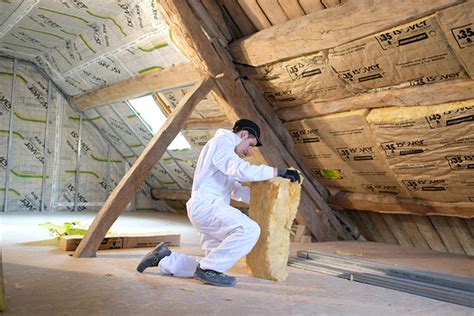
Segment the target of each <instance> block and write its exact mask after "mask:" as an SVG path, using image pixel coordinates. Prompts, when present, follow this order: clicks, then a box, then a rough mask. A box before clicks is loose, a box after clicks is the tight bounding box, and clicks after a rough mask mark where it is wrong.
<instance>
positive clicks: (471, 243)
mask: <svg viewBox="0 0 474 316" xmlns="http://www.w3.org/2000/svg"><path fill="white" fill-rule="evenodd" d="M447 220H448V223H449V226H450V227H451V230H452V231H453V233H454V235H455V236H456V238H457V239H458V241H459V243H460V244H461V247H462V248H463V249H464V252H465V253H466V254H467V255H470V256H473V255H474V239H473V238H472V237H471V236H470V235H471V234H470V232H469V228H468V227H467V225H466V223H465V222H464V221H463V220H462V218H459V217H447Z"/></svg>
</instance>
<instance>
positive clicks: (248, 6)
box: [239, 0, 272, 31]
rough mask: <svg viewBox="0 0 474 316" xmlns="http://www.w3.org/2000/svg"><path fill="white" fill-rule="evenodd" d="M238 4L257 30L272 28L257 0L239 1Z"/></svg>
mask: <svg viewBox="0 0 474 316" xmlns="http://www.w3.org/2000/svg"><path fill="white" fill-rule="evenodd" d="M239 4H240V6H241V7H242V10H244V12H245V14H247V17H248V18H249V20H250V21H251V22H252V24H253V25H254V26H255V28H256V29H257V30H259V31H261V30H264V29H266V28H269V27H270V26H272V24H271V23H270V21H269V20H268V18H267V16H266V15H265V13H264V12H263V11H262V9H261V8H260V6H259V5H258V3H257V0H239Z"/></svg>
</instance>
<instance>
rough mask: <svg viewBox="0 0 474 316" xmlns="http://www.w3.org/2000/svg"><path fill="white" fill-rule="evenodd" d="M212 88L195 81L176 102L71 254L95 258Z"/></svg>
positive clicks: (206, 81)
mask: <svg viewBox="0 0 474 316" xmlns="http://www.w3.org/2000/svg"><path fill="white" fill-rule="evenodd" d="M213 87H214V80H213V79H211V78H206V79H204V80H202V81H200V82H199V83H197V84H196V85H195V86H194V88H193V89H192V90H191V91H189V92H188V93H187V94H186V95H185V96H184V98H183V99H182V100H181V101H180V102H179V104H178V106H177V107H176V109H175V110H174V111H173V112H172V113H171V115H170V116H169V117H168V119H167V120H166V122H165V124H164V125H163V126H162V127H161V129H160V130H159V131H158V133H157V134H156V135H155V136H154V137H153V138H152V140H151V141H150V143H149V144H148V145H147V146H146V148H145V150H144V151H143V152H142V153H141V155H140V157H138V159H137V161H135V163H134V164H133V166H132V168H130V170H129V171H128V172H127V173H126V174H125V176H124V177H123V178H122V180H120V183H119V184H118V185H117V186H116V187H115V189H114V190H113V191H112V194H110V196H109V198H108V199H107V201H106V202H105V204H104V206H103V207H102V209H101V210H100V212H99V213H98V214H97V216H96V218H95V219H94V222H93V223H92V224H91V226H90V227H89V230H88V231H87V234H86V235H85V236H84V239H83V240H82V242H81V243H80V244H79V246H78V247H77V249H76V251H75V252H74V257H76V258H84V257H94V256H95V253H96V251H97V249H99V245H100V243H101V241H102V239H104V237H105V234H106V233H107V231H108V230H109V228H110V227H111V226H112V224H113V223H114V222H115V220H116V219H117V218H118V216H119V215H120V214H121V213H122V212H123V210H124V209H125V207H126V206H127V204H128V203H129V202H130V200H131V199H132V197H133V196H134V194H135V193H136V192H137V191H138V190H139V189H140V187H141V185H142V184H143V182H144V181H145V178H146V177H147V176H148V175H149V174H150V170H151V169H152V168H153V166H154V165H155V164H156V163H157V162H158V161H159V160H160V158H161V157H162V156H163V154H164V152H165V151H166V148H167V147H168V145H169V144H171V142H172V141H173V139H174V138H175V137H176V135H177V134H178V133H179V131H180V130H181V129H182V127H183V126H184V124H185V123H186V120H187V119H188V117H189V116H190V115H191V112H192V111H193V109H194V107H195V106H196V104H197V103H199V101H201V100H202V98H204V97H205V96H206V95H207V94H208V93H209V91H211V89H212V88H213Z"/></svg>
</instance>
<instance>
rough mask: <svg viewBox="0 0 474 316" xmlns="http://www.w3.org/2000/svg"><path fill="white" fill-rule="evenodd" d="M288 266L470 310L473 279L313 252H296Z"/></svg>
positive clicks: (473, 300)
mask: <svg viewBox="0 0 474 316" xmlns="http://www.w3.org/2000/svg"><path fill="white" fill-rule="evenodd" d="M298 257H299V258H290V260H289V262H288V265H289V266H292V267H296V268H302V269H305V270H309V271H314V272H320V273H323V274H327V275H332V276H337V277H340V278H344V279H348V280H351V281H356V282H361V283H366V284H370V285H375V286H380V287H385V288H389V289H394V290H398V291H402V292H407V293H411V294H415V295H420V296H425V297H429V298H434V299H437V300H441V301H445V302H449V303H454V304H459V305H464V306H468V307H474V279H469V278H462V277H457V276H451V275H446V274H441V273H435V272H427V271H420V270H412V269H406V268H399V267H396V266H391V265H386V264H380V263H375V262H371V261H366V260H361V259H357V258H352V257H351V258H348V257H341V256H337V255H333V254H327V253H321V252H316V251H299V252H298Z"/></svg>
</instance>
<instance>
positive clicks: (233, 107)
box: [158, 0, 352, 240]
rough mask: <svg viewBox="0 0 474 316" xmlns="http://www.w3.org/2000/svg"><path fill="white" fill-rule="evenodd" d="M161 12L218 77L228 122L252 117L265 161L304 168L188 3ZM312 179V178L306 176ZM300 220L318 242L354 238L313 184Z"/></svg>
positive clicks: (164, 5) (306, 186)
mask: <svg viewBox="0 0 474 316" xmlns="http://www.w3.org/2000/svg"><path fill="white" fill-rule="evenodd" d="M158 9H159V10H160V12H161V14H162V15H163V17H164V18H165V20H166V21H167V24H168V25H169V26H170V28H171V30H172V32H173V34H174V35H175V38H176V40H177V42H178V43H179V44H180V46H181V49H182V50H183V51H185V52H186V53H187V55H188V57H189V58H190V59H191V61H192V62H193V63H194V64H195V65H196V67H197V69H198V70H199V71H200V72H202V74H203V75H210V76H213V77H215V78H216V79H215V80H216V83H217V86H218V87H219V91H220V92H219V93H218V94H216V99H217V100H218V102H219V104H220V105H221V106H222V108H223V110H224V112H225V113H226V115H227V116H228V117H229V119H230V120H231V121H235V120H237V119H239V118H243V117H246V118H251V119H252V120H254V121H255V122H256V123H257V124H258V125H259V126H260V127H261V130H262V139H263V140H264V146H262V147H261V150H260V153H261V155H262V156H261V158H263V161H266V162H267V163H268V164H270V165H273V166H277V167H284V166H293V167H296V168H299V169H301V167H300V165H299V164H298V163H297V161H296V159H295V156H296V154H295V153H294V152H291V150H289V149H288V147H287V146H288V144H283V143H282V141H281V140H280V139H279V137H278V136H277V135H278V133H279V132H278V133H276V132H275V130H281V131H280V132H283V131H284V127H283V125H282V123H281V121H279V120H278V118H276V116H275V119H274V120H272V121H271V122H272V125H270V122H269V121H267V119H268V118H264V117H262V115H261V114H260V112H259V110H257V109H256V107H255V105H254V104H253V102H252V98H251V97H250V96H249V93H248V92H247V90H246V89H245V87H244V85H243V83H242V81H241V80H240V79H238V73H237V71H236V69H235V66H234V64H233V63H232V60H231V59H230V56H229V55H228V53H227V51H226V50H225V48H224V47H222V46H221V45H220V44H219V42H218V41H217V40H216V41H214V40H212V34H211V41H210V40H209V39H208V37H207V36H206V35H205V34H204V32H203V31H202V30H201V25H200V23H199V21H198V20H197V18H196V17H195V15H194V14H193V12H192V10H191V8H190V7H189V5H188V4H187V3H186V1H172V0H159V1H158ZM211 43H212V44H211ZM268 113H270V111H268ZM273 115H275V114H273ZM309 177H310V175H308V176H307V178H309ZM297 219H298V221H303V224H306V225H307V226H308V227H309V228H310V230H311V232H312V233H313V234H314V235H315V237H316V238H317V239H318V240H334V239H337V238H338V236H339V238H342V239H352V237H351V235H350V234H349V233H348V232H347V231H346V230H345V228H344V227H342V225H341V224H340V222H339V220H338V219H337V218H336V216H335V215H334V213H333V212H332V210H331V209H330V207H329V206H328V205H327V204H326V202H325V201H324V198H323V197H322V196H321V193H319V192H318V190H317V189H316V188H315V187H314V186H313V184H312V183H311V182H310V181H304V182H303V192H302V198H301V204H300V213H299V217H297ZM331 226H332V228H330V227H331Z"/></svg>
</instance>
